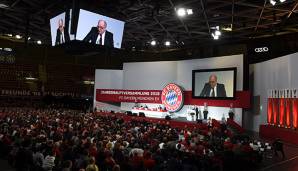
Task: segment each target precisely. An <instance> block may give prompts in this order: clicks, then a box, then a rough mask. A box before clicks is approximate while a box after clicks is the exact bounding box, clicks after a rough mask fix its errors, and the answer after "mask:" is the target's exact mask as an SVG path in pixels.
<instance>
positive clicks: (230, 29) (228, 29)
mask: <svg viewBox="0 0 298 171" xmlns="http://www.w3.org/2000/svg"><path fill="white" fill-rule="evenodd" d="M221 30H224V31H232V30H233V29H232V24H231V26H227V27H222V28H221Z"/></svg>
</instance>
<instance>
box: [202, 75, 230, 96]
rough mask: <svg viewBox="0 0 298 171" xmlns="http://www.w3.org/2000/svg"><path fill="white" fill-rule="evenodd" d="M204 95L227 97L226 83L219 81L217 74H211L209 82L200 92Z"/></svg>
mask: <svg viewBox="0 0 298 171" xmlns="http://www.w3.org/2000/svg"><path fill="white" fill-rule="evenodd" d="M200 96H202V97H227V94H226V89H225V85H224V84H220V83H217V76H216V75H215V74H212V75H210V77H209V82H208V83H205V86H204V88H203V90H202V92H201V94H200Z"/></svg>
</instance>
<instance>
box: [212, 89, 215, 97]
mask: <svg viewBox="0 0 298 171" xmlns="http://www.w3.org/2000/svg"><path fill="white" fill-rule="evenodd" d="M211 97H215V92H214V88H212V93H211Z"/></svg>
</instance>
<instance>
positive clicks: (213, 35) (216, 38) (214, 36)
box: [211, 33, 219, 40]
mask: <svg viewBox="0 0 298 171" xmlns="http://www.w3.org/2000/svg"><path fill="white" fill-rule="evenodd" d="M211 35H212V37H213V39H214V40H218V39H219V35H216V34H214V33H212V34H211Z"/></svg>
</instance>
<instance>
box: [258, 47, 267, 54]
mask: <svg viewBox="0 0 298 171" xmlns="http://www.w3.org/2000/svg"><path fill="white" fill-rule="evenodd" d="M268 51H269V49H268V47H260V48H255V52H257V53H262V52H268Z"/></svg>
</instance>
